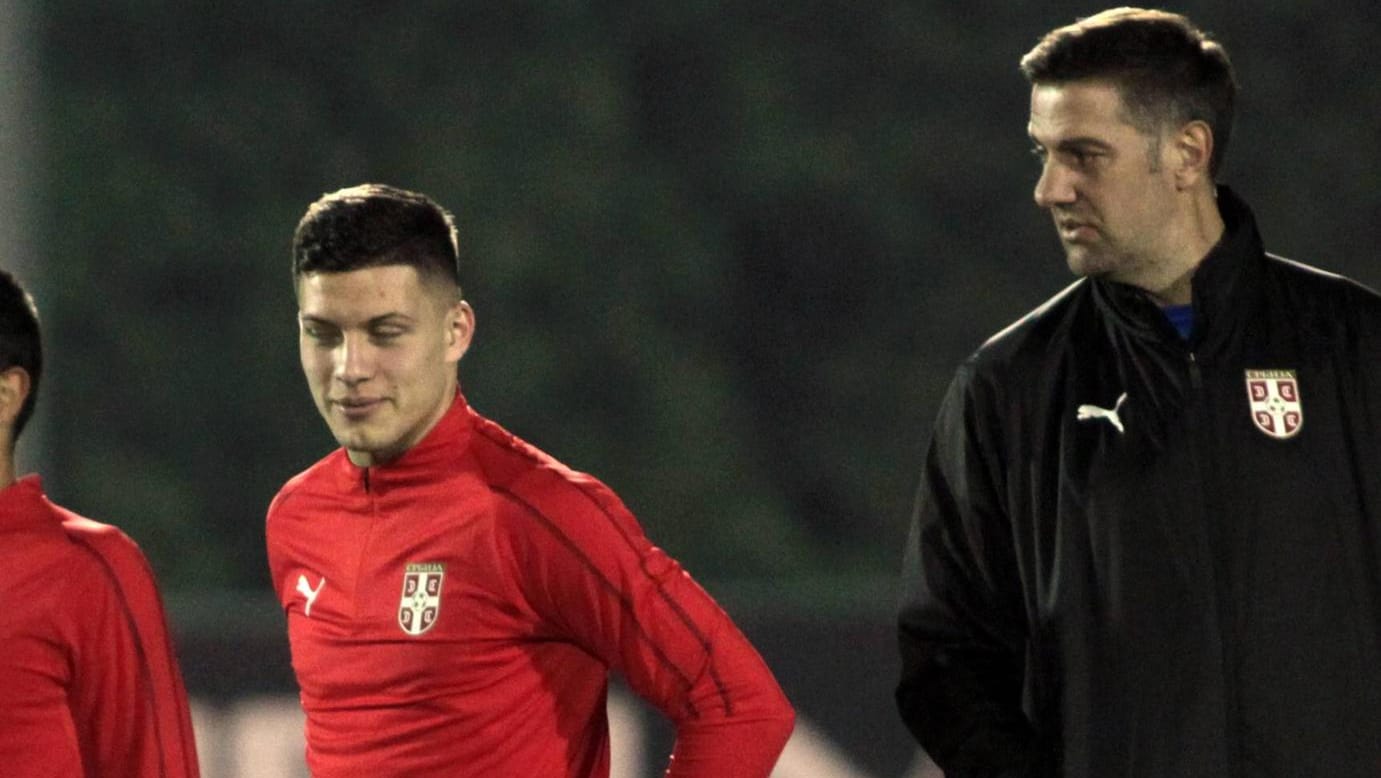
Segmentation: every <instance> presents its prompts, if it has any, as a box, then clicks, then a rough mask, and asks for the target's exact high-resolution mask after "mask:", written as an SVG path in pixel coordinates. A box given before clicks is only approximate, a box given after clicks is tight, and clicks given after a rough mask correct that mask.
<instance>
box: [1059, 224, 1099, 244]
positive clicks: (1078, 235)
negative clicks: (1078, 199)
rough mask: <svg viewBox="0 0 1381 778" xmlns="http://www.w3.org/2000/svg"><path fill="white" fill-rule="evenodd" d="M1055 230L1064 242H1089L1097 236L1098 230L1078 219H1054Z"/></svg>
mask: <svg viewBox="0 0 1381 778" xmlns="http://www.w3.org/2000/svg"><path fill="white" fill-rule="evenodd" d="M1055 229H1056V230H1057V231H1058V232H1059V234H1060V239H1061V240H1063V241H1065V242H1070V241H1080V240H1090V239H1092V238H1094V237H1096V236H1097V235H1098V228H1097V227H1094V226H1093V225H1092V224H1089V223H1088V222H1085V221H1079V220H1078V219H1056V220H1055Z"/></svg>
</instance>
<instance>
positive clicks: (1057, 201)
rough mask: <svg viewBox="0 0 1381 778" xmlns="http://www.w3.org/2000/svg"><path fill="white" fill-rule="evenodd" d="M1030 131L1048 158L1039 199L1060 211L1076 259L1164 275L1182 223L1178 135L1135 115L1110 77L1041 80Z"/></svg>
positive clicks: (1079, 263) (1128, 275) (1116, 273)
mask: <svg viewBox="0 0 1381 778" xmlns="http://www.w3.org/2000/svg"><path fill="white" fill-rule="evenodd" d="M1027 132H1028V134H1029V135H1030V136H1031V141H1032V143H1033V144H1034V145H1035V148H1034V151H1035V152H1036V154H1037V156H1038V158H1040V160H1041V165H1042V167H1041V177H1040V180H1039V181H1038V182H1037V183H1036V190H1035V193H1034V194H1035V199H1036V204H1037V205H1039V206H1040V207H1042V208H1046V209H1048V210H1049V211H1050V214H1051V216H1052V217H1053V218H1054V221H1055V229H1056V231H1057V232H1058V234H1059V237H1060V242H1061V243H1062V244H1064V248H1065V255H1066V258H1067V260H1068V262H1069V269H1070V270H1072V271H1074V272H1075V273H1076V274H1078V275H1081V276H1103V277H1107V278H1110V279H1112V280H1114V281H1120V282H1122V283H1127V284H1134V285H1138V286H1143V287H1144V286H1146V285H1147V282H1149V281H1150V280H1151V279H1154V278H1156V277H1157V271H1158V268H1160V267H1162V266H1164V265H1165V264H1166V263H1168V262H1169V261H1170V259H1169V257H1168V256H1167V253H1168V252H1171V251H1173V248H1172V247H1173V245H1174V243H1175V240H1176V235H1175V230H1176V226H1175V225H1177V224H1178V223H1179V222H1178V221H1177V220H1176V218H1175V207H1176V198H1175V194H1176V191H1175V180H1174V176H1173V173H1172V165H1171V164H1169V155H1168V147H1169V146H1170V141H1169V139H1168V138H1161V139H1160V141H1161V142H1155V140H1156V139H1154V138H1152V137H1151V136H1148V135H1146V134H1144V133H1143V132H1142V131H1141V130H1139V129H1137V128H1136V127H1134V126H1132V125H1131V124H1129V123H1128V121H1127V118H1126V112H1125V110H1124V109H1123V105H1122V98H1121V96H1120V95H1119V94H1118V92H1117V89H1116V87H1114V86H1113V85H1111V84H1109V83H1106V82H1101V81H1075V82H1070V83H1064V84H1037V85H1035V86H1033V87H1032V89H1031V123H1030V124H1029V125H1028V126H1027Z"/></svg>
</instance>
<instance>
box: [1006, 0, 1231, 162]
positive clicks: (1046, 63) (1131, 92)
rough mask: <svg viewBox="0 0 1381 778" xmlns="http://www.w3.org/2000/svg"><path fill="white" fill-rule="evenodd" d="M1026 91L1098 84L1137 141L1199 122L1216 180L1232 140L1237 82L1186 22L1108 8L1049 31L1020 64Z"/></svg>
mask: <svg viewBox="0 0 1381 778" xmlns="http://www.w3.org/2000/svg"><path fill="white" fill-rule="evenodd" d="M1021 72H1022V73H1023V74H1025V76H1026V78H1027V80H1029V81H1030V82H1031V83H1032V84H1063V83H1068V82H1072V81H1085V80H1100V79H1101V80H1106V81H1109V82H1110V83H1112V84H1114V85H1115V86H1116V87H1117V89H1118V92H1119V93H1120V95H1121V97H1122V103H1123V105H1125V106H1126V107H1127V112H1128V114H1129V115H1128V117H1127V118H1128V121H1129V123H1130V124H1132V125H1133V126H1135V127H1136V128H1137V129H1139V130H1141V131H1142V132H1143V133H1145V134H1148V135H1149V134H1152V133H1155V132H1157V131H1159V130H1161V129H1164V128H1166V127H1178V126H1181V125H1183V124H1185V123H1187V122H1191V121H1195V120H1199V121H1203V122H1204V123H1206V124H1207V125H1208V126H1209V129H1211V130H1212V131H1213V157H1212V159H1210V160H1209V173H1210V175H1214V176H1216V175H1217V173H1218V169H1219V168H1220V167H1221V166H1222V162H1223V156H1224V154H1225V153H1226V152H1227V147H1228V138H1229V136H1230V135H1231V134H1232V112H1233V103H1234V101H1235V99H1236V96H1237V81H1236V77H1235V76H1234V75H1233V70H1232V62H1231V61H1230V60H1229V59H1228V54H1227V51H1225V50H1224V49H1223V47H1222V46H1221V45H1220V44H1218V43H1217V42H1216V41H1214V40H1212V39H1211V38H1210V37H1209V36H1208V35H1207V34H1206V33H1204V32H1203V31H1202V30H1200V29H1199V28H1197V27H1195V26H1194V24H1193V23H1192V22H1190V21H1189V19H1187V18H1185V17H1184V16H1181V15H1179V14H1174V13H1168V12H1166V11H1150V10H1146V9H1142V8H1114V9H1111V10H1107V11H1104V12H1102V13H1100V14H1097V15H1095V16H1090V17H1088V18H1087V19H1080V20H1079V21H1077V22H1075V23H1074V24H1071V25H1068V26H1065V27H1061V28H1059V29H1056V30H1052V31H1051V32H1050V33H1048V34H1046V36H1045V37H1044V38H1042V39H1041V41H1040V43H1038V44H1036V47H1035V48H1033V49H1031V51H1029V52H1027V53H1026V56H1024V57H1022V58H1021Z"/></svg>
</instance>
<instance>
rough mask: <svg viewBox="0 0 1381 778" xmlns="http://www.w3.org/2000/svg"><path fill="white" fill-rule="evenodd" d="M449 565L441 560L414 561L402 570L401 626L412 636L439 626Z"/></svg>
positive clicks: (399, 608) (399, 623) (399, 606)
mask: <svg viewBox="0 0 1381 778" xmlns="http://www.w3.org/2000/svg"><path fill="white" fill-rule="evenodd" d="M445 574H446V566H445V565H443V564H441V563H440V562H422V563H417V562H414V563H412V564H409V565H408V566H407V568H406V569H405V570H404V571H403V598H402V600H401V601H400V602H399V603H398V626H400V627H402V628H403V631H404V632H406V633H408V634H409V635H414V636H415V635H421V634H422V633H423V632H426V631H427V630H429V629H431V628H432V627H433V626H435V625H436V619H437V617H438V616H440V615H441V579H442V577H443V576H444V575H445Z"/></svg>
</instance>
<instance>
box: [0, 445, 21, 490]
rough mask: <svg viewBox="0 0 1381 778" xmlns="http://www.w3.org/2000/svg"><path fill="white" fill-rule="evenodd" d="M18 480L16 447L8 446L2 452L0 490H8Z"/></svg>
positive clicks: (0, 458) (0, 459)
mask: <svg viewBox="0 0 1381 778" xmlns="http://www.w3.org/2000/svg"><path fill="white" fill-rule="evenodd" d="M16 480H17V476H16V475H15V468H14V446H12V445H7V446H5V447H4V449H3V450H0V489H5V488H8V487H9V486H10V485H11V484H13V483H14V482H15V481H16Z"/></svg>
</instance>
